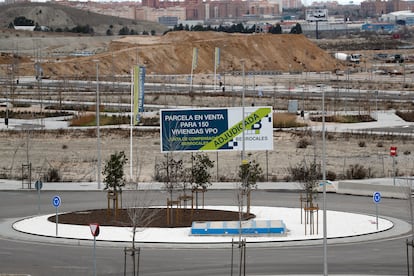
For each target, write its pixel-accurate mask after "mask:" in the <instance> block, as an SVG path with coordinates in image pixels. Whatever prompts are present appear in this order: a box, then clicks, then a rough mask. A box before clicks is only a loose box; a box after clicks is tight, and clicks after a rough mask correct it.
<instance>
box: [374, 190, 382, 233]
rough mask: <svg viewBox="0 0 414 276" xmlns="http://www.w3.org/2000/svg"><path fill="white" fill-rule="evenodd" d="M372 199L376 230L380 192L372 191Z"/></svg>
mask: <svg viewBox="0 0 414 276" xmlns="http://www.w3.org/2000/svg"><path fill="white" fill-rule="evenodd" d="M372 200H373V201H374V203H375V216H376V224H377V230H378V204H379V203H380V201H381V193H380V192H374V194H373V195H372Z"/></svg>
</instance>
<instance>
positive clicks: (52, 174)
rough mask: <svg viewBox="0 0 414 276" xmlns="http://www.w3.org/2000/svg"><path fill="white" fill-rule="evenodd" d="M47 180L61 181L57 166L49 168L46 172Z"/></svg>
mask: <svg viewBox="0 0 414 276" xmlns="http://www.w3.org/2000/svg"><path fill="white" fill-rule="evenodd" d="M46 181H47V182H59V181H60V175H59V171H58V169H56V168H49V170H48V171H47V174H46Z"/></svg>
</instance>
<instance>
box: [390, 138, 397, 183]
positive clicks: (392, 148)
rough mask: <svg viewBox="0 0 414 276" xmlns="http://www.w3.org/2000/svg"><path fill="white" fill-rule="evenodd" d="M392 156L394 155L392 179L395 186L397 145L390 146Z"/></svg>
mask: <svg viewBox="0 0 414 276" xmlns="http://www.w3.org/2000/svg"><path fill="white" fill-rule="evenodd" d="M390 156H391V157H392V180H393V184H394V186H395V156H397V147H395V146H391V147H390Z"/></svg>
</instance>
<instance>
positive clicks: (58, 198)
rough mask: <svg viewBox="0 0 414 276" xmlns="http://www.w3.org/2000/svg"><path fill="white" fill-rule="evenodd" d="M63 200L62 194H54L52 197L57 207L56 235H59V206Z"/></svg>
mask: <svg viewBox="0 0 414 276" xmlns="http://www.w3.org/2000/svg"><path fill="white" fill-rule="evenodd" d="M61 202H62V200H61V199H60V196H54V197H53V199H52V204H53V206H54V207H55V208H56V237H57V236H58V224H59V220H58V219H59V217H58V208H59V206H60V203H61Z"/></svg>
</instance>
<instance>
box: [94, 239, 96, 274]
mask: <svg viewBox="0 0 414 276" xmlns="http://www.w3.org/2000/svg"><path fill="white" fill-rule="evenodd" d="M93 275H94V276H96V237H95V236H93Z"/></svg>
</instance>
